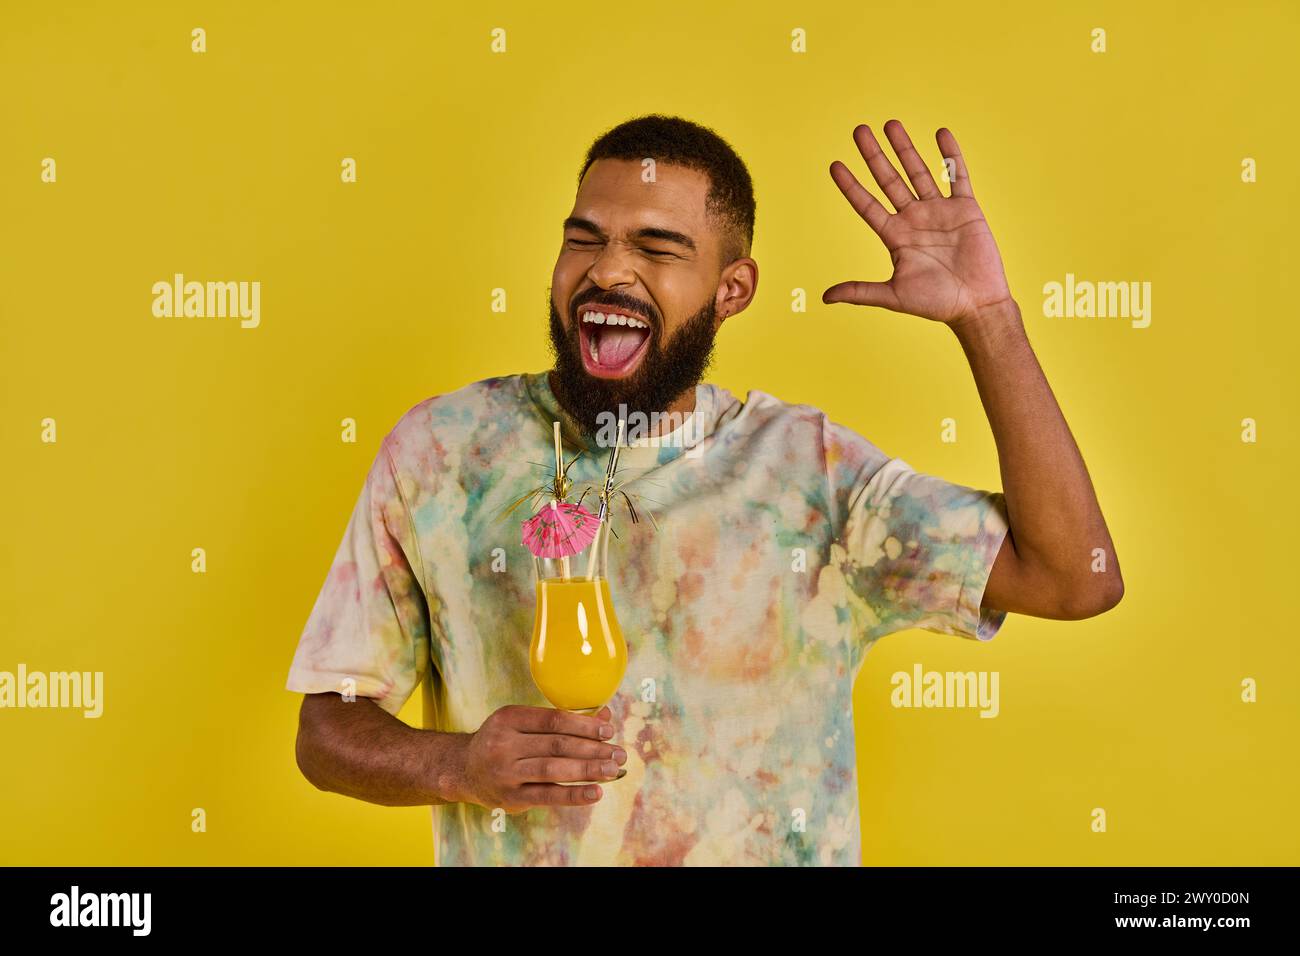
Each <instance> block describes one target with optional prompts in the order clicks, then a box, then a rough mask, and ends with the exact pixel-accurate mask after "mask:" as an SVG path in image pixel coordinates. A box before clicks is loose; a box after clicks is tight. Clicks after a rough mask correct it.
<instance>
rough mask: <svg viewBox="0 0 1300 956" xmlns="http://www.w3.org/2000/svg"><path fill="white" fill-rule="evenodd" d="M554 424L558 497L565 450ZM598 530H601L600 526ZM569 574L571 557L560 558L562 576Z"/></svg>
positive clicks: (562, 475) (556, 491)
mask: <svg viewBox="0 0 1300 956" xmlns="http://www.w3.org/2000/svg"><path fill="white" fill-rule="evenodd" d="M553 424H554V425H555V493H556V494H557V495H558V494H559V493H560V488H561V487H562V486H563V477H564V449H563V446H562V445H561V444H560V423H559V422H554V423H553ZM596 530H597V531H599V530H600V528H599V526H598V527H597V528H596ZM569 573H570V572H569V556H568V555H565V556H564V557H562V558H560V574H561V575H562V576H563V577H565V578H567V577H569Z"/></svg>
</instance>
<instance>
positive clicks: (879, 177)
mask: <svg viewBox="0 0 1300 956" xmlns="http://www.w3.org/2000/svg"><path fill="white" fill-rule="evenodd" d="M853 139H854V141H855V142H856V143H857V144H858V150H859V152H861V153H862V158H863V159H865V160H866V161H867V168H868V169H870V170H871V175H872V176H874V177H875V178H876V183H877V184H878V185H879V186H880V188H881V190H882V191H883V192H884V194H885V195H886V196H888V197H889V201H890V202H891V203H893V204H894V209H895V210H900V209H902V208H903V207H904V206H906V205H907V204H908V203H910V202H912V201H913V200H914V199H915V198H916V197H915V196H913V195H912V191H911V190H910V189H908V188H907V183H905V182H903V177H902V176H900V175H898V170H897V169H895V168H894V164H893V163H891V162H890V161H889V157H888V156H886V155H885V151H884V150H883V149H881V148H880V144H879V143H877V142H876V134H875V133H873V132H871V127H870V126H866V125H865V124H864V125H862V126H859V127H857V129H855V130H854V131H853Z"/></svg>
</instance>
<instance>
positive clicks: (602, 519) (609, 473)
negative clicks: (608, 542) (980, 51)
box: [587, 418, 625, 581]
mask: <svg viewBox="0 0 1300 956" xmlns="http://www.w3.org/2000/svg"><path fill="white" fill-rule="evenodd" d="M624 424H625V422H624V421H623V419H621V418H620V419H619V420H618V437H617V438H615V439H614V450H613V451H612V452H610V453H609V464H608V465H607V466H606V468H605V483H604V484H603V485H601V488H600V510H599V511H598V512H597V514H596V537H595V538H593V539H592V542H591V551H590V552H589V553H588V554H587V580H588V581H590V580H592V577H593V575H594V574H595V572H596V551H597V549H599V548H601V547H603V546H604V544H605V539H604V538H603V537H602V535H604V534H605V526H606V525H607V524H608V523H609V522H608V521H606V512H607V510H608V505H609V492H610V489H611V488H613V487H614V469H616V468H617V467H618V450H619V448H620V447H622V445H623V426H624Z"/></svg>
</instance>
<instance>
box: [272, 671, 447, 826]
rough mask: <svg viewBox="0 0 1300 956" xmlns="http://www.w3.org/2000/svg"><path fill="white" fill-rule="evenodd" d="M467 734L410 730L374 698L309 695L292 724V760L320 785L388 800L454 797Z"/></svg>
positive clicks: (400, 803)
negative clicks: (294, 757)
mask: <svg viewBox="0 0 1300 956" xmlns="http://www.w3.org/2000/svg"><path fill="white" fill-rule="evenodd" d="M469 737H470V735H469V734H454V733H441V732H439V731H433V730H417V729H415V728H414V727H409V726H407V725H406V724H404V723H402V721H400V720H398V719H397V718H396V717H394V716H392V715H391V714H389V713H388V712H387V711H385V710H384V709H383V708H381V707H380V706H379V705H378V704H376V703H375V702H374V701H373V700H370V699H369V698H365V697H358V698H357V699H356V700H355V701H345V700H344V699H343V698H342V697H341V696H340V695H338V694H333V693H326V694H308V695H306V696H305V698H304V699H303V704H302V711H301V713H300V716H299V724H298V742H297V753H298V766H299V768H300V769H301V770H302V772H303V775H304V776H305V777H306V778H307V779H308V780H310V781H311V782H312V783H313V784H314V785H315V786H317V787H319V788H320V789H322V790H328V791H330V792H333V793H339V794H343V795H344V796H348V797H355V798H356V799H358V800H366V801H368V802H370V803H378V804H382V805H383V806H388V807H410V806H420V805H430V804H442V803H452V802H454V801H455V800H457V799H459V798H458V795H457V790H458V784H457V782H458V780H459V779H460V774H461V771H462V769H463V755H464V748H465V745H466V743H467V741H468V739H469Z"/></svg>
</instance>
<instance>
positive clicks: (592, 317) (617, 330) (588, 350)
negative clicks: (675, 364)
mask: <svg viewBox="0 0 1300 956" xmlns="http://www.w3.org/2000/svg"><path fill="white" fill-rule="evenodd" d="M650 332H651V329H650V323H649V322H647V321H646V320H645V319H643V318H641V317H640V316H636V315H631V314H630V313H627V312H622V311H618V310H612V309H610V308H609V306H600V305H584V306H583V307H582V308H581V309H580V310H579V312H578V341H579V343H580V348H581V351H582V364H583V366H584V367H585V368H586V370H587V373H588V374H590V375H594V376H596V377H597V378H623V377H624V376H625V375H629V374H630V373H631V372H632V371H633V370H635V369H636V367H637V365H639V364H640V363H641V359H642V357H643V356H644V355H645V352H646V349H647V348H648V347H649V345H650Z"/></svg>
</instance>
